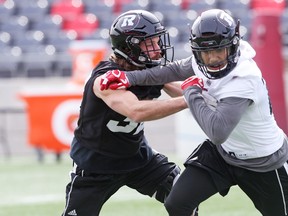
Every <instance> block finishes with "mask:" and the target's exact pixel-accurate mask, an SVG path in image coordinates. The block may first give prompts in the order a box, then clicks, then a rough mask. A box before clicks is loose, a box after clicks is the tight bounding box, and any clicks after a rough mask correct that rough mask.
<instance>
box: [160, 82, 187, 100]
mask: <svg viewBox="0 0 288 216" xmlns="http://www.w3.org/2000/svg"><path fill="white" fill-rule="evenodd" d="M181 83H182V82H171V83H166V84H165V85H164V87H163V90H164V91H165V92H166V93H167V94H168V95H169V96H170V97H179V96H182V95H183V93H182V89H181V87H180V86H181Z"/></svg>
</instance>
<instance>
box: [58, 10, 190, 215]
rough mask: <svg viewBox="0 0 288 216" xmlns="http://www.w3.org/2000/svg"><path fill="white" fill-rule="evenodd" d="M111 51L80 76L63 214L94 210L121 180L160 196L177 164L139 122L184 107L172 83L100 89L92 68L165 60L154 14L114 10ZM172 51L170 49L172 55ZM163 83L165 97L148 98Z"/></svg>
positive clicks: (165, 46) (165, 37)
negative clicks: (147, 136)
mask: <svg viewBox="0 0 288 216" xmlns="http://www.w3.org/2000/svg"><path fill="white" fill-rule="evenodd" d="M110 39H111V44H112V49H113V53H112V54H111V56H110V58H109V61H102V62H100V63H99V64H98V65H97V66H96V67H95V69H94V70H93V72H92V74H91V77H90V78H89V80H88V81H87V82H86V85H85V89H84V94H83V100H82V103H81V108H80V116H79V120H78V126H77V128H76V130H75V133H74V134H75V136H74V139H73V141H72V144H71V151H70V156H71V158H72V160H73V164H74V166H73V171H72V172H71V182H70V183H68V185H67V186H66V206H65V209H64V212H63V214H62V216H70V215H77V216H96V215H99V214H100V210H101V208H102V206H103V204H104V203H105V202H106V201H107V200H108V199H109V198H110V197H111V196H112V195H113V194H114V193H115V192H116V191H117V190H118V189H119V188H121V187H122V186H124V185H126V186H128V187H129V188H133V189H135V190H137V191H138V192H139V193H141V194H143V195H148V196H150V197H155V198H156V199H157V200H158V201H160V202H162V203H163V202H164V200H165V199H166V197H167V195H168V193H169V192H170V190H171V187H172V185H173V184H174V183H175V181H176V179H177V178H178V175H179V173H180V169H179V167H178V166H177V165H176V164H175V163H173V162H169V161H168V158H167V157H166V156H165V155H163V154H160V153H158V152H156V151H154V150H153V149H152V148H151V147H150V146H149V145H148V143H147V140H146V139H145V135H144V130H143V129H144V128H143V122H144V121H150V120H155V119H159V118H163V117H166V116H168V115H171V114H174V113H176V112H178V111H181V110H183V109H185V108H187V105H186V103H185V101H184V98H183V96H181V95H182V92H181V89H180V86H179V88H177V86H176V85H177V84H176V83H175V85H174V84H173V83H170V84H167V85H165V86H162V85H161V86H133V87H131V88H128V89H127V90H124V89H123V90H119V91H113V90H105V91H101V90H100V78H99V76H100V75H102V74H104V73H105V72H107V71H111V73H114V75H116V76H117V73H118V72H119V71H118V70H130V71H131V70H135V69H143V68H148V67H149V68H150V67H154V66H157V65H161V64H166V63H167V62H169V61H172V58H169V57H168V51H169V50H170V51H171V54H173V47H172V46H171V45H170V40H169V34H168V32H167V30H166V29H165V28H164V27H163V26H162V25H161V23H160V21H159V19H157V18H156V16H154V15H153V14H152V13H150V12H147V11H143V10H132V11H128V12H126V13H123V14H121V15H120V16H119V17H118V18H116V20H115V21H114V22H113V24H112V26H111V30H110ZM171 56H172V57H173V55H171ZM162 88H163V89H164V90H167V92H168V94H170V96H173V97H172V98H169V99H163V100H162V99H161V100H153V99H154V98H158V97H159V96H160V95H161V90H162Z"/></svg>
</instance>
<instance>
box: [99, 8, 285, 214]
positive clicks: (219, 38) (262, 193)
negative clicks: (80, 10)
mask: <svg viewBox="0 0 288 216" xmlns="http://www.w3.org/2000/svg"><path fill="white" fill-rule="evenodd" d="M239 23H240V21H239V20H238V21H235V20H234V19H233V18H232V17H231V16H230V15H229V14H227V13H226V12H224V11H223V10H219V9H211V10H207V11H205V12H203V13H202V14H201V15H200V16H199V17H198V18H197V19H196V20H195V22H194V23H193V25H192V28H191V36H190V45H191V48H192V55H191V56H190V57H188V58H186V59H182V60H178V61H174V62H172V63H170V64H168V65H166V66H159V67H155V68H151V69H147V70H143V71H141V72H140V71H133V73H130V72H127V73H126V72H123V71H121V72H119V74H118V77H115V76H111V74H109V73H108V74H105V75H103V76H102V81H101V88H102V89H107V88H111V89H118V88H127V87H128V86H132V85H156V84H164V83H168V82H171V81H184V82H183V83H182V84H181V88H182V90H183V94H184V97H185V99H186V102H187V104H188V106H189V109H190V111H191V113H192V115H193V117H194V118H195V120H196V121H197V123H198V124H199V126H200V127H201V128H202V130H203V131H204V132H205V134H206V135H207V137H208V139H207V140H205V141H204V142H203V143H202V144H200V145H199V146H198V147H197V148H196V149H195V150H194V152H193V153H192V154H191V155H190V156H189V157H188V158H187V160H186V161H185V163H184V165H185V167H186V168H185V170H184V171H183V173H182V174H181V176H180V178H179V180H178V181H177V183H176V184H175V186H174V187H173V190H172V192H171V193H170V195H169V196H168V198H167V200H166V202H165V207H166V209H167V211H168V212H169V215H171V216H179V215H181V216H189V215H191V213H192V211H193V209H195V207H197V206H198V205H200V204H201V202H203V201H205V200H206V199H208V198H209V197H211V196H212V195H214V194H216V193H220V194H221V195H223V196H225V195H226V194H227V193H228V191H229V189H230V187H231V186H233V185H238V186H239V187H240V188H241V189H242V190H243V191H244V193H245V194H246V195H247V196H248V197H249V198H250V199H251V200H252V202H253V203H254V205H255V207H256V209H258V210H259V212H260V213H261V214H262V215H264V216H276V215H277V216H284V215H287V204H288V164H287V160H288V145H287V136H286V135H285V133H284V132H283V130H282V129H281V128H279V126H278V125H277V122H276V121H275V118H274V115H273V110H272V105H271V103H270V100H269V96H268V91H267V87H266V83H265V80H264V78H263V77H262V74H261V71H260V69H259V68H258V66H257V64H256V63H255V61H254V60H253V57H254V56H255V54H256V53H255V51H254V49H253V48H252V47H251V46H250V45H249V43H248V42H246V41H244V40H243V39H241V37H240V34H239ZM191 130H193V128H191Z"/></svg>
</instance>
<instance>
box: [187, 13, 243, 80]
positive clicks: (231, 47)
mask: <svg viewBox="0 0 288 216" xmlns="http://www.w3.org/2000/svg"><path fill="white" fill-rule="evenodd" d="M239 24H240V22H239V20H238V21H237V23H236V22H235V20H234V19H233V18H232V17H231V16H230V15H229V14H228V13H226V12H225V11H223V10H220V9H211V10H207V11H205V12H203V13H202V14H201V15H200V16H199V17H198V18H197V19H196V20H195V22H194V24H193V25H192V28H191V35H190V43H191V48H192V52H193V54H194V56H195V59H196V62H197V64H198V67H199V70H200V71H201V72H202V73H203V74H204V75H205V76H206V77H207V78H209V79H219V78H221V77H224V76H226V75H227V74H228V73H230V72H231V71H232V70H233V68H234V67H235V66H236V64H237V61H238V58H239V55H240V51H239V40H240V35H239ZM223 48H226V49H227V53H228V56H227V64H226V65H225V66H224V67H222V68H221V69H219V70H218V71H213V72H212V71H209V68H208V66H212V67H214V66H217V65H205V63H204V61H203V60H202V58H201V52H202V51H209V50H215V49H223ZM225 62H226V61H225ZM222 63H223V62H222ZM217 64H218V65H221V62H219V63H217Z"/></svg>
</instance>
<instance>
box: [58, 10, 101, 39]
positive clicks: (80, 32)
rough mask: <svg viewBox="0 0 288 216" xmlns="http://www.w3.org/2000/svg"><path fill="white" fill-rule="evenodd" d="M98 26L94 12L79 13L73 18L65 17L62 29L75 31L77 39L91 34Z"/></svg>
mask: <svg viewBox="0 0 288 216" xmlns="http://www.w3.org/2000/svg"><path fill="white" fill-rule="evenodd" d="M98 26H99V21H98V18H97V16H95V15H94V14H79V15H77V16H75V17H74V18H73V19H66V20H64V22H63V27H62V28H63V30H64V31H71V30H72V31H75V32H76V33H77V39H81V38H83V37H84V36H86V35H89V34H92V33H93V32H94V31H95V30H96V29H97V28H98Z"/></svg>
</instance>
